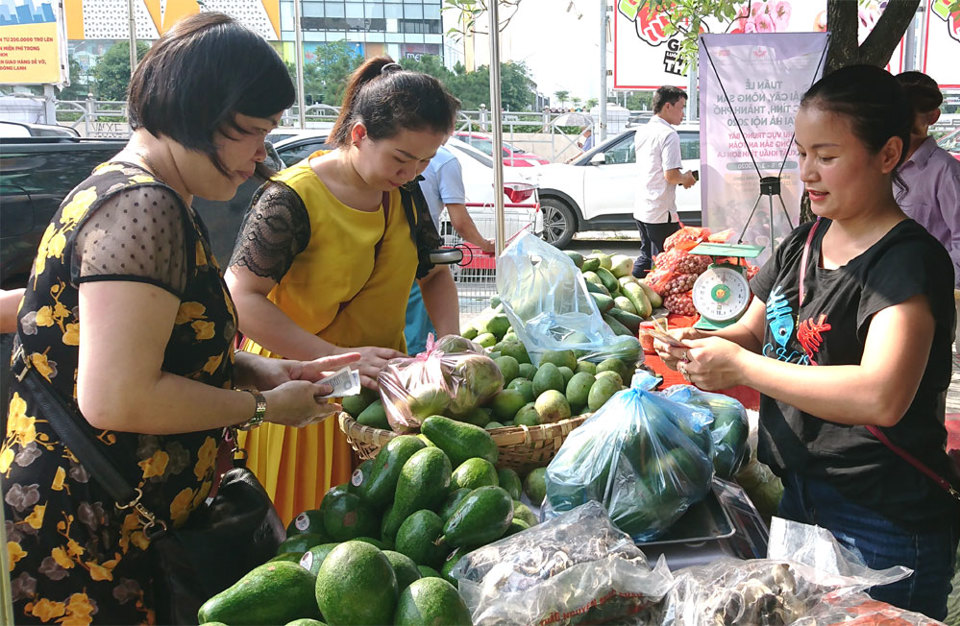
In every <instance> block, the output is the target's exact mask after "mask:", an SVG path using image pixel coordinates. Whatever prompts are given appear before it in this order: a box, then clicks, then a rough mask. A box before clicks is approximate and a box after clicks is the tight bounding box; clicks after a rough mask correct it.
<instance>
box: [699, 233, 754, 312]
mask: <svg viewBox="0 0 960 626" xmlns="http://www.w3.org/2000/svg"><path fill="white" fill-rule="evenodd" d="M762 251H763V246H755V245H750V244H745V243H709V242H707V243H701V244H698V245H697V246H696V247H695V248H694V249H692V250H690V254H699V255H702V256H709V257H713V263H711V264H710V266H709V267H708V268H707V270H706V271H705V272H704V273H703V274H701V275H700V276H699V277H698V278H697V281H696V282H695V283H694V284H693V294H692V295H693V306H694V307H695V308H696V309H697V312H698V313H700V320H699V321H698V322H697V323H696V324H694V325H693V327H694V328H699V329H701V330H719V329H721V328H725V327H727V326H729V325H730V324H732V323H734V322H735V321H737V320H738V319H740V316H741V315H743V314H744V313H745V312H746V310H747V307H748V306H750V285H749V283H748V282H747V277H746V267H745V266H744V265H742V264H734V263H728V262H719V261H718V259H721V258H729V257H735V258H740V259H754V258H756V257H757V256H758V255H759V254H760V253H761V252H762Z"/></svg>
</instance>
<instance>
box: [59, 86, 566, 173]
mask: <svg viewBox="0 0 960 626" xmlns="http://www.w3.org/2000/svg"><path fill="white" fill-rule="evenodd" d="M56 112H57V123H58V124H60V125H62V126H69V127H70V128H73V129H75V130H76V131H77V132H79V133H80V135H81V136H83V137H100V138H108V137H120V138H123V137H128V136H129V135H130V125H129V122H128V119H127V109H126V102H122V101H104V100H94V99H93V98H89V99H87V100H59V101H57V103H56ZM297 113H298V112H297V105H296V104H295V105H294V106H292V107H291V108H289V109H287V110H286V111H284V114H283V117H282V118H281V122H280V126H281V127H286V128H292V127H296V125H297V123H298V115H297ZM338 114H339V107H333V106H330V105H328V104H313V105H310V106H308V107H307V108H306V110H305V111H304V120H305V124H306V127H307V128H332V127H333V124H334V123H335V122H336V120H337V115H338ZM559 115H562V114H557V113H550V112H546V111H544V112H537V111H532V112H531V111H516V112H515V111H505V112H504V114H503V137H504V141H506V142H507V143H509V144H514V145H516V146H517V147H519V148H521V149H524V150H527V151H529V152H533V153H535V154H538V155H540V156H543V157H546V158H548V159H550V160H551V161H560V160H566V159H567V158H569V157H571V156H573V155H575V154H576V153H577V152H578V151H579V150H578V148H577V146H576V139H577V136H578V135H579V133H580V129H579V128H576V127H570V126H558V125H557V124H555V123H554V122H555V120H556V119H557V117H558V116H559ZM490 129H491V115H490V112H489V111H488V110H487V109H486V108H481V109H480V110H478V111H461V112H460V114H459V116H458V117H457V123H456V130H458V131H465V132H481V133H489V132H490Z"/></svg>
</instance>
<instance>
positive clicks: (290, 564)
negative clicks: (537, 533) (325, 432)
mask: <svg viewBox="0 0 960 626" xmlns="http://www.w3.org/2000/svg"><path fill="white" fill-rule="evenodd" d="M422 431H423V432H422V433H421V434H420V435H400V436H397V437H394V438H393V439H391V440H390V441H389V442H388V443H387V444H386V445H384V446H383V447H382V448H381V449H380V451H379V452H378V453H377V455H376V457H375V458H373V459H371V460H369V461H366V462H364V463H363V464H361V465H360V467H358V468H357V470H356V471H355V472H354V474H353V476H352V478H351V480H350V482H349V483H346V484H343V485H337V486H336V487H333V488H332V489H330V491H328V492H327V494H326V495H325V496H324V498H323V500H322V501H321V503H320V508H319V509H317V510H311V511H304V512H302V513H301V514H300V515H298V516H297V517H296V518H295V519H294V520H293V522H291V523H290V525H289V527H288V528H287V539H286V541H284V542H283V544H281V546H280V548H279V550H278V553H277V556H276V557H274V558H273V559H272V560H271V561H269V562H267V563H265V564H263V565H261V566H259V567H257V568H255V569H253V570H252V571H250V572H249V573H247V574H246V575H245V576H244V577H243V578H242V579H241V580H240V581H239V582H237V584H235V585H234V586H232V587H230V588H228V589H226V590H224V591H223V592H221V593H219V594H217V595H216V596H214V597H212V598H210V599H209V600H208V601H207V602H206V603H205V604H204V605H203V607H202V608H201V609H200V613H199V615H198V619H199V621H200V623H201V624H203V623H214V622H222V623H225V624H231V625H234V624H236V625H243V624H288V623H293V622H294V621H295V620H301V621H298V622H296V623H297V624H298V625H300V626H305V625H306V624H316V623H329V624H402V625H413V624H418V625H419V624H453V625H457V624H470V614H469V612H468V611H467V608H466V606H465V604H464V602H463V600H462V599H461V598H460V596H459V594H458V593H457V589H456V585H457V580H456V579H455V578H454V577H453V576H452V575H451V571H452V570H453V568H454V566H456V564H457V561H458V560H459V559H460V558H461V557H462V556H463V555H464V554H467V553H468V552H470V551H472V550H474V549H476V548H479V547H482V546H483V545H486V544H487V543H490V542H493V541H497V540H499V539H501V538H502V537H504V536H507V535H511V534H514V533H518V532H520V531H523V530H527V529H529V528H531V527H533V526H536V525H537V523H538V521H539V520H538V519H537V517H536V516H535V515H534V514H533V512H532V511H531V510H530V509H529V508H528V507H527V506H525V505H524V504H523V503H521V502H520V498H521V491H522V489H523V487H522V486H523V484H524V481H523V480H521V477H520V476H519V475H517V473H516V472H514V471H513V470H510V469H507V468H500V469H497V468H496V467H495V466H494V463H496V461H497V446H496V444H494V443H493V439H492V437H491V436H490V434H489V432H488V431H486V430H484V429H483V428H480V427H478V426H474V425H472V424H467V423H463V422H458V421H455V420H452V419H449V418H446V417H442V416H430V417H428V418H426V419H425V420H424V422H423V424H422ZM526 478H527V482H528V483H529V484H530V485H532V486H533V488H536V485H537V484H538V481H537V478H536V477H535V476H533V477H531V476H527V477H526ZM540 483H542V479H541V480H540ZM527 495H528V497H530V496H531V495H532V496H533V497H536V495H537V493H536V492H534V493H533V494H529V493H528V494H527ZM531 501H533V500H531ZM538 501H539V500H538ZM304 620H314V621H304ZM317 620H323V621H322V622H319V621H317Z"/></svg>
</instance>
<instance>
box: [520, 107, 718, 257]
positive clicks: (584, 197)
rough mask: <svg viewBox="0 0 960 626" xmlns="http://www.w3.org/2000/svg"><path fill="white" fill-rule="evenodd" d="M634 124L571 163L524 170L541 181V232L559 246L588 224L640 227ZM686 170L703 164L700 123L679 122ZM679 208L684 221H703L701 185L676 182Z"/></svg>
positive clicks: (604, 227) (591, 226) (608, 227)
mask: <svg viewBox="0 0 960 626" xmlns="http://www.w3.org/2000/svg"><path fill="white" fill-rule="evenodd" d="M635 132H636V128H630V129H628V130H626V131H624V132H622V133H621V134H619V135H617V136H616V137H614V138H613V139H609V140H607V141H605V142H603V143H602V144H600V145H599V146H597V147H596V148H594V149H593V150H591V151H589V152H587V153H586V154H584V155H583V156H582V157H580V158H579V159H577V160H576V161H574V162H573V163H551V164H549V165H543V166H541V167H537V168H531V169H529V170H520V172H521V175H522V176H523V179H524V180H526V181H528V182H530V183H533V184H535V185H537V187H538V193H539V196H540V209H541V211H542V212H543V238H544V240H545V241H547V242H549V243H552V244H553V245H555V246H557V247H558V248H563V247H565V246H567V245H568V244H569V243H570V241H571V240H572V239H573V236H574V235H576V234H577V233H578V232H580V231H585V230H636V228H637V226H636V223H635V222H634V220H633V202H634V196H635V189H636V186H637V184H638V182H637V178H638V172H637V168H636V155H635V153H634V148H633V136H634V134H635ZM677 133H678V134H679V135H680V156H681V158H682V159H683V161H682V167H683V169H684V170H699V169H700V129H699V127H698V126H696V125H681V126H678V127H677ZM677 212H678V214H679V216H680V221H681V222H684V223H685V224H691V225H699V224H700V186H699V185H695V186H693V187H691V188H690V189H684V188H683V187H678V188H677Z"/></svg>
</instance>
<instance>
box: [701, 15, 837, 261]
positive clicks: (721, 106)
mask: <svg viewBox="0 0 960 626" xmlns="http://www.w3.org/2000/svg"><path fill="white" fill-rule="evenodd" d="M827 41H828V37H827V34H826V33H766V34H738V35H703V36H701V38H700V56H699V67H700V72H699V74H700V166H701V168H702V169H701V171H700V181H701V190H700V194H701V206H702V207H703V224H704V225H705V226H708V227H710V228H711V229H713V230H723V229H726V228H730V229H733V231H734V232H735V234H739V233H740V232H741V231H742V230H743V229H744V227H747V230H746V234H745V235H744V238H743V242H744V243H752V244H757V245H762V246H765V250H764V255H763V257H762V258H763V259H765V258H768V257H769V254H770V252H771V251H772V249H773V248H774V247H775V246H776V245H777V243H779V241H780V240H782V238H783V237H784V236H785V235H787V234H788V233H789V232H790V228H791V224H792V225H793V226H796V225H797V221H798V217H799V214H800V195H801V193H802V191H803V188H802V184H801V182H800V172H799V168H798V163H797V159H796V150H795V149H794V147H793V122H794V117H795V115H796V113H797V109H798V108H799V106H800V99H801V98H802V97H803V94H804V92H805V91H806V90H807V89H808V88H809V87H810V85H811V84H812V83H813V82H815V81H816V80H817V79H818V78H819V77H820V75H821V73H822V71H823V62H824V59H825V55H826V46H827ZM738 123H739V126H738ZM777 176H779V178H780V193H779V194H775V195H761V192H760V178H761V177H764V178H766V177H777ZM771 206H772V211H771ZM754 208H756V211H755V212H753V215H752V217H751V212H752V211H753V209H754ZM771 213H772V222H771ZM787 215H789V220H788V219H787Z"/></svg>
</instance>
